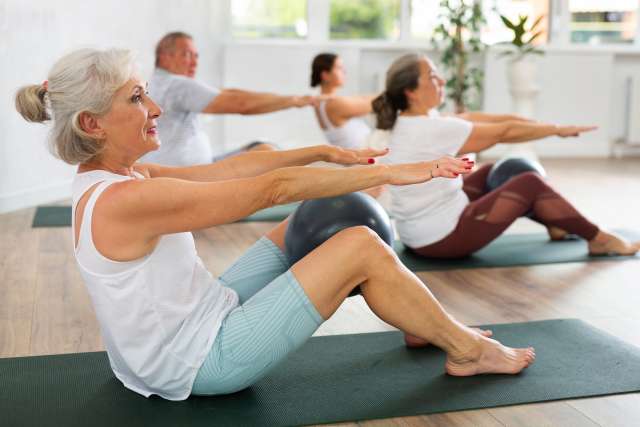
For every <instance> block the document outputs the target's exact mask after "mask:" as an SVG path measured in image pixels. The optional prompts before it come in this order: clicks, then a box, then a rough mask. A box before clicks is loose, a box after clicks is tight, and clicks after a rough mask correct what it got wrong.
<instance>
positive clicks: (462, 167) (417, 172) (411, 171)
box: [389, 156, 474, 185]
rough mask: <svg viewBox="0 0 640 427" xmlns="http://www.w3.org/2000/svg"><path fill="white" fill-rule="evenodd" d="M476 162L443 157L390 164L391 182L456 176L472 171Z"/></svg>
mask: <svg viewBox="0 0 640 427" xmlns="http://www.w3.org/2000/svg"><path fill="white" fill-rule="evenodd" d="M473 164H474V162H473V161H470V160H468V159H467V160H463V159H456V158H454V157H448V156H447V157H442V158H440V159H438V160H434V161H429V162H418V163H405V164H396V165H389V171H390V182H389V183H390V184H393V185H406V184H418V183H421V182H426V181H429V180H431V179H434V178H456V177H458V176H460V175H464V174H468V173H470V172H471V168H472V167H473Z"/></svg>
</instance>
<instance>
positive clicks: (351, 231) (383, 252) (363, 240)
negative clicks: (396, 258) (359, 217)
mask: <svg viewBox="0 0 640 427" xmlns="http://www.w3.org/2000/svg"><path fill="white" fill-rule="evenodd" d="M334 237H335V238H338V239H344V242H345V244H347V245H349V246H350V249H351V250H352V251H354V253H358V254H363V255H366V257H367V258H371V257H387V256H393V250H392V249H391V248H390V247H389V245H387V244H386V242H385V241H384V240H382V238H380V236H378V234H377V233H376V232H375V231H373V230H372V229H371V228H369V227H367V226H366V225H357V226H353V227H349V228H346V229H344V230H342V231H340V232H339V233H336V235H335V236H334Z"/></svg>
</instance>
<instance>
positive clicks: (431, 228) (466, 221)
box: [373, 54, 640, 258]
mask: <svg viewBox="0 0 640 427" xmlns="http://www.w3.org/2000/svg"><path fill="white" fill-rule="evenodd" d="M444 84H445V81H444V80H443V79H442V78H441V77H440V76H439V75H438V72H437V70H436V68H435V66H434V65H433V62H431V61H430V60H429V59H428V58H426V57H424V56H420V55H417V54H409V55H405V56H402V57H401V58H399V59H397V60H396V61H395V62H394V63H393V64H392V65H391V67H390V68H389V70H388V72H387V78H386V89H385V91H384V92H383V94H382V95H380V96H379V97H378V98H376V99H375V100H374V102H373V108H374V111H375V112H376V116H377V127H378V128H379V129H383V130H391V134H390V142H389V148H390V153H389V156H388V159H387V160H388V162H390V163H392V164H398V163H404V162H409V161H410V162H415V161H433V160H435V159H437V158H439V157H442V156H446V155H464V154H467V153H478V152H480V151H483V150H486V149H488V148H490V147H492V146H494V145H496V144H497V143H517V142H524V141H531V140H535V139H540V138H544V137H547V136H552V135H557V136H560V137H574V136H578V135H580V134H581V133H582V132H586V131H590V130H593V129H595V127H593V126H556V125H551V124H544V123H537V122H527V121H521V120H516V121H503V122H497V123H490V122H485V123H480V122H477V123H471V122H469V121H466V120H462V119H460V118H456V117H439V116H438V115H437V114H434V111H436V110H435V108H437V107H438V106H439V105H440V104H441V103H442V102H443V100H444ZM436 168H437V166H436ZM490 168H491V165H490V164H489V165H485V166H483V167H481V168H479V169H478V170H477V171H476V172H473V173H472V174H470V175H468V176H467V177H466V178H465V179H464V180H463V179H462V177H458V178H456V179H453V180H435V181H430V182H425V183H422V184H418V185H412V186H406V187H392V188H391V199H392V202H391V204H392V212H393V214H394V215H395V219H396V227H397V230H398V234H399V237H400V239H401V240H402V242H403V243H404V244H405V245H406V246H407V247H409V248H410V249H411V250H412V251H413V252H415V253H416V254H418V255H422V256H425V257H433V258H457V257H464V256H467V255H469V254H471V253H473V252H475V251H477V250H479V249H481V248H482V247H484V246H485V245H487V244H488V243H490V242H491V241H492V240H494V239H495V238H496V237H498V236H499V235H500V234H501V233H502V232H503V231H504V230H506V229H507V228H508V227H509V225H511V224H512V223H513V222H514V221H515V220H516V219H517V218H519V217H521V216H524V215H526V214H527V213H529V212H532V214H533V218H534V219H535V220H536V221H538V222H540V223H542V224H543V225H545V226H546V227H547V228H548V230H549V234H550V236H551V238H552V239H554V240H555V239H562V238H563V237H564V236H565V235H566V234H567V233H572V234H576V235H578V236H580V237H582V238H584V239H586V240H587V241H588V246H589V253H590V254H592V255H606V254H619V255H632V254H634V253H636V252H637V251H638V250H639V249H640V242H636V243H629V242H627V241H625V240H624V239H622V238H620V237H618V236H616V235H613V234H611V233H608V232H606V231H604V230H601V229H599V228H598V227H597V226H596V225H594V224H592V223H591V222H589V221H588V220H587V219H586V218H585V217H584V216H582V215H581V214H580V213H579V212H578V211H577V210H576V209H575V208H574V207H573V206H572V205H571V204H570V203H569V202H568V201H567V200H566V199H565V198H564V197H562V196H561V195H560V194H558V193H557V192H556V191H555V190H554V189H553V188H552V187H551V186H550V185H549V184H548V183H547V182H545V181H544V179H542V178H541V177H540V176H539V175H537V174H535V173H533V172H527V173H523V174H521V175H518V176H517V177H514V178H512V179H510V180H508V181H507V182H506V183H505V184H503V185H502V186H500V187H498V188H497V189H495V190H494V191H490V192H487V191H486V190H485V182H486V178H487V175H488V173H489V170H490Z"/></svg>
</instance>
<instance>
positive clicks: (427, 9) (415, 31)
mask: <svg viewBox="0 0 640 427" xmlns="http://www.w3.org/2000/svg"><path fill="white" fill-rule="evenodd" d="M439 10H440V0H411V37H413V38H417V39H429V38H431V35H432V34H433V30H434V28H435V27H436V23H437V22H438V11H439Z"/></svg>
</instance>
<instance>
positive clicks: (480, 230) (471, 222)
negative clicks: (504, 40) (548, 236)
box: [412, 164, 598, 258]
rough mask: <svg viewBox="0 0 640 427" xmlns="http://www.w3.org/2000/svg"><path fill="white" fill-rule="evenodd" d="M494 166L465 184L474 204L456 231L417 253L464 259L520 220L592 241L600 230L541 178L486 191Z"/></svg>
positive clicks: (484, 168)
mask: <svg viewBox="0 0 640 427" xmlns="http://www.w3.org/2000/svg"><path fill="white" fill-rule="evenodd" d="M491 166H492V164H486V165H484V166H482V167H480V168H479V169H478V170H477V171H476V172H473V173H472V174H470V175H469V176H467V177H466V179H465V180H464V186H463V190H464V192H465V193H466V194H467V196H468V197H469V200H470V203H469V204H468V205H467V207H466V208H465V209H464V211H462V214H461V215H460V219H459V220H458V224H457V226H456V228H455V229H454V230H453V231H452V232H451V233H450V234H448V235H447V236H446V237H445V238H443V239H442V240H439V241H437V242H435V243H432V244H430V245H427V246H423V247H421V248H412V249H413V251H414V252H415V253H417V254H418V255H422V256H425V257H429V258H460V257H464V256H467V255H470V254H471V253H473V252H475V251H477V250H479V249H481V248H482V247H484V246H486V245H487V244H489V243H490V242H491V241H492V240H494V239H495V238H496V237H498V236H499V235H500V234H502V232H503V231H504V230H506V229H507V228H508V227H509V226H510V225H511V224H512V223H513V222H514V221H515V220H516V219H517V218H518V217H521V216H524V215H526V214H527V213H532V219H533V220H535V221H537V222H539V223H541V224H543V225H545V226H548V227H551V226H553V227H557V228H560V229H562V230H565V231H567V232H568V233H571V234H577V235H578V236H580V237H582V238H584V239H586V240H591V239H593V238H594V237H595V236H596V234H598V227H597V226H596V225H594V224H592V223H591V222H589V221H588V220H587V219H586V218H585V217H583V216H582V215H581V214H580V213H579V212H578V211H577V210H576V209H575V208H574V207H573V206H571V203H569V202H568V201H567V200H566V199H565V198H563V197H562V196H561V195H559V194H558V193H557V192H556V191H555V190H554V189H553V188H551V187H550V186H549V184H547V183H546V182H545V180H544V179H543V178H541V177H540V176H539V175H538V174H536V173H534V172H526V173H523V174H520V175H518V176H516V177H514V178H511V179H510V180H509V181H507V182H506V183H504V184H503V185H501V186H500V187H498V188H496V189H495V190H493V191H490V192H487V191H486V190H485V183H486V181H487V175H488V174H489V170H490V169H491Z"/></svg>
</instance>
